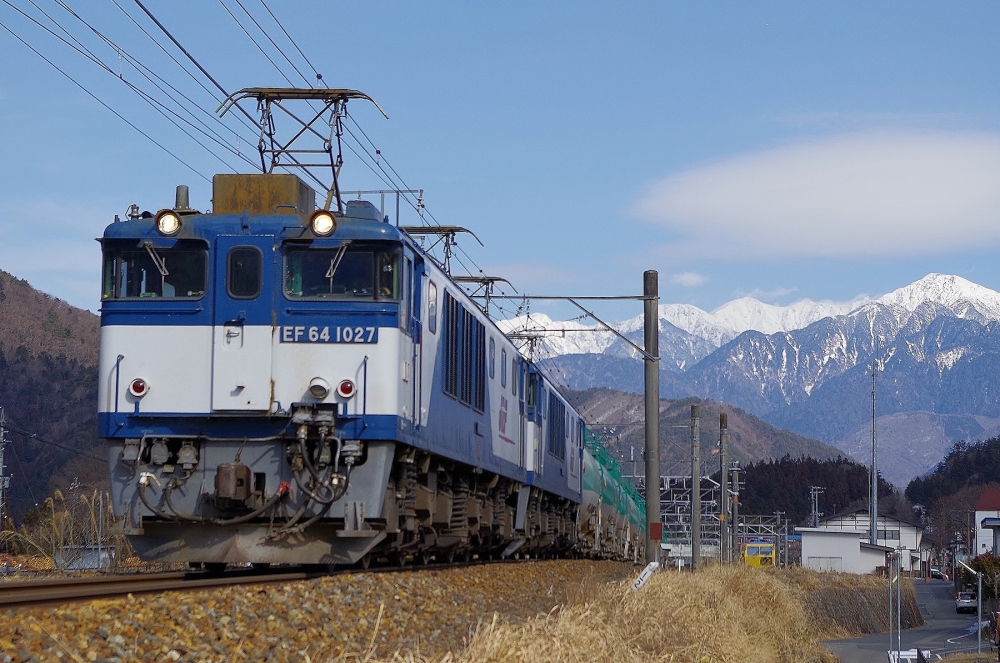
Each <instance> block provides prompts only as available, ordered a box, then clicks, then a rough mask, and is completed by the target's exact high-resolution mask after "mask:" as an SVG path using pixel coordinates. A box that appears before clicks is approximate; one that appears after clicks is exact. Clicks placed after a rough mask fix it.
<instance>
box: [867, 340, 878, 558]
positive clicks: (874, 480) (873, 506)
mask: <svg viewBox="0 0 1000 663" xmlns="http://www.w3.org/2000/svg"><path fill="white" fill-rule="evenodd" d="M878 369H879V361H878V359H875V360H874V361H872V469H871V486H870V488H869V490H870V491H871V496H870V497H869V500H868V506H869V511H870V513H869V514H868V515H869V518H868V520H869V522H870V525H871V527H870V528H869V530H870V531H869V534H868V538H869V541H868V542H869V543H870V544H871V545H873V546H877V545H878V454H877V449H878V447H877V446H876V445H875V376H876V375H877V374H878Z"/></svg>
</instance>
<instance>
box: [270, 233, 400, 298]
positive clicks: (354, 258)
mask: <svg viewBox="0 0 1000 663" xmlns="http://www.w3.org/2000/svg"><path fill="white" fill-rule="evenodd" d="M399 260H400V251H399V249H398V248H381V247H372V246H353V245H346V244H344V245H341V246H340V247H338V248H333V249H312V248H309V249H290V250H288V251H286V252H285V294H286V295H287V296H288V297H290V298H292V299H351V300H358V299H362V300H376V299H377V300H398V299H399V293H400V269H399Z"/></svg>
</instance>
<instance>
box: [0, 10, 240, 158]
mask: <svg viewBox="0 0 1000 663" xmlns="http://www.w3.org/2000/svg"><path fill="white" fill-rule="evenodd" d="M2 1H3V2H4V4H6V5H7V6H9V7H11V8H12V9H14V10H15V11H17V12H18V13H20V14H21V15H22V16H24V17H25V18H27V19H28V20H30V21H31V22H33V23H34V24H35V25H37V26H38V27H39V28H41V29H42V30H44V31H46V32H47V33H48V34H50V35H52V36H53V37H55V38H56V39H58V40H59V41H61V42H62V43H64V44H65V45H66V46H68V47H69V48H71V49H72V50H74V51H76V52H77V53H79V54H80V55H82V56H83V57H84V58H86V59H87V60H90V61H91V62H92V63H94V64H95V65H97V66H98V67H99V68H101V69H102V70H104V71H105V72H107V73H109V74H111V75H112V76H114V77H115V78H117V79H118V80H120V81H121V82H122V83H123V84H124V85H125V86H126V87H128V88H129V89H130V90H132V91H133V92H135V93H136V94H138V95H139V97H140V98H142V99H143V101H145V102H146V103H147V104H149V105H150V106H151V107H152V108H153V109H154V110H155V111H157V112H158V113H160V115H162V116H163V117H164V118H165V119H166V120H167V121H168V122H170V123H171V124H173V125H174V127H176V128H177V129H178V130H179V131H181V132H182V133H184V134H185V135H186V136H187V137H188V138H190V139H191V140H192V141H194V142H195V143H196V144H198V145H199V146H200V147H202V149H204V150H205V151H207V152H208V153H209V154H211V155H212V156H214V157H215V158H217V159H219V161H221V162H222V163H223V164H224V165H225V166H226V167H227V168H231V166H230V165H229V164H228V163H227V162H226V161H225V160H224V159H222V158H221V157H220V156H219V155H218V154H217V153H215V152H214V151H213V150H212V149H211V148H209V147H208V146H206V145H205V144H204V143H202V142H201V141H200V140H198V139H197V138H195V137H194V136H192V135H191V133H190V132H188V131H187V130H186V129H184V128H183V127H181V126H180V125H178V124H177V122H176V121H175V120H174V119H172V118H171V117H170V115H174V116H175V117H176V118H177V119H178V120H180V121H181V122H184V123H185V124H188V125H189V126H191V127H192V128H194V129H195V130H197V131H199V132H200V133H202V134H203V135H206V136H207V134H205V132H204V131H203V130H201V129H200V128H199V127H197V126H195V125H194V124H192V123H191V122H190V121H189V120H187V118H184V117H181V116H180V115H179V114H178V113H177V112H176V111H173V110H171V109H169V108H166V107H165V106H164V105H162V104H161V103H158V102H157V100H156V99H155V98H154V97H153V96H152V95H150V94H149V93H147V92H145V91H144V90H142V89H140V88H139V87H138V86H136V85H135V84H133V83H131V82H129V81H128V80H126V79H125V78H124V77H123V76H122V75H121V74H115V72H114V71H113V70H112V69H111V67H109V66H108V65H107V64H106V63H105V62H104V61H102V60H101V59H100V58H99V57H98V56H97V55H96V54H94V52H93V51H91V50H90V49H88V48H87V47H86V46H85V45H84V44H83V43H82V42H80V40H79V39H77V38H76V37H75V36H73V35H72V34H71V33H70V32H69V31H68V30H67V29H66V28H65V27H64V26H63V25H62V24H61V23H59V21H58V20H56V19H55V18H53V17H51V16H50V15H49V14H47V13H46V12H45V11H44V10H43V9H41V8H40V7H38V5H37V4H35V2H34V1H33V0H29V1H30V2H31V4H32V6H34V7H35V8H36V9H38V11H40V12H41V13H42V15H44V16H45V17H46V18H47V19H49V20H50V21H51V22H52V23H53V24H55V25H56V27H57V28H59V29H60V30H61V31H62V32H63V33H65V34H66V35H67V36H68V37H69V38H70V39H72V41H73V42H75V43H70V41H69V40H68V39H66V38H65V37H63V36H62V35H60V34H57V33H56V32H55V31H54V30H52V29H51V28H50V27H48V26H46V25H43V24H42V23H41V22H40V21H39V20H38V19H36V18H35V17H33V16H30V15H29V14H27V13H25V12H24V11H22V10H21V9H20V8H18V7H16V6H14V5H13V4H11V3H10V2H9V0H2ZM55 1H56V3H57V4H59V5H61V6H63V8H65V9H66V10H67V11H68V12H69V13H70V14H72V15H74V16H75V17H76V18H78V19H80V20H81V22H83V23H84V24H85V25H87V26H88V27H90V29H91V30H93V31H94V33H95V34H97V35H98V36H99V37H101V38H102V39H104V40H105V43H108V44H109V45H111V47H112V48H114V49H116V50H117V51H118V52H120V53H121V52H122V51H121V50H120V49H118V48H117V46H115V45H112V44H111V43H110V42H109V40H107V39H106V38H105V37H104V36H103V35H101V34H100V33H99V32H98V31H97V30H95V29H94V28H92V27H91V26H89V24H87V23H86V21H83V19H82V18H81V17H79V15H77V14H76V13H75V12H73V11H72V10H71V9H69V8H68V7H67V6H66V5H64V4H63V3H62V1H61V0H55ZM21 41H22V43H25V44H26V45H27V42H25V41H24V40H23V39H22V40H21ZM32 50H35V49H32ZM35 52H36V53H38V51H37V50H36V51H35ZM39 55H40V54H39ZM43 59H46V58H43ZM46 61H49V60H47V59H46ZM49 63H50V64H53V63H52V62H51V61H49ZM53 66H55V65H54V64H53ZM56 69H57V70H59V71H60V72H61V73H64V75H65V72H62V70H61V69H59V68H58V67H56ZM139 73H140V74H141V73H142V72H139ZM146 78H147V79H148V76H147V77H146ZM151 82H152V81H151ZM153 84H154V85H156V84H155V82H154V83H153ZM157 87H159V86H157ZM87 91H88V93H90V92H89V90H87ZM162 91H163V90H162V88H161V92H162ZM90 94H91V96H94V97H95V98H97V97H96V95H95V94H93V93H90ZM98 100H99V101H100V99H98ZM102 103H103V102H102ZM119 117H121V116H119ZM207 137H208V138H210V139H212V137H211V136H207ZM212 140H215V139H212ZM215 142H218V143H219V144H220V145H222V146H223V147H227V148H228V145H226V144H225V143H223V142H221V141H217V140H216V141H215ZM229 149H232V148H229ZM232 151H233V153H234V154H235V150H232ZM199 174H201V173H199ZM202 177H204V175H202Z"/></svg>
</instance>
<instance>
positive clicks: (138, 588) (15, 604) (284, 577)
mask: <svg viewBox="0 0 1000 663" xmlns="http://www.w3.org/2000/svg"><path fill="white" fill-rule="evenodd" d="M516 561H518V560H513V559H509V560H494V561H487V560H478V559H477V560H472V561H468V562H465V561H463V562H451V563H432V564H429V565H416V566H405V567H400V566H373V567H371V568H370V569H357V568H339V569H331V570H325V571H317V570H311V569H310V570H302V569H297V568H295V567H288V568H278V569H246V570H231V571H225V572H219V573H213V572H205V571H187V572H185V571H171V572H166V573H130V574H124V575H108V576H90V577H85V578H46V579H42V580H24V581H17V582H7V583H0V610H4V609H10V608H24V607H39V606H51V605H59V604H62V603H70V602H73V601H88V600H94V599H106V598H115V597H121V596H125V595H127V594H150V593H156V592H169V591H190V590H194V589H211V588H214V587H228V586H231V585H261V584H275V583H283V582H295V581H298V580H311V579H313V578H320V577H324V576H335V575H343V574H350V573H393V572H400V571H404V572H409V571H414V572H416V571H419V570H421V569H424V568H429V569H446V568H456V567H467V566H478V565H480V564H505V563H512V562H516Z"/></svg>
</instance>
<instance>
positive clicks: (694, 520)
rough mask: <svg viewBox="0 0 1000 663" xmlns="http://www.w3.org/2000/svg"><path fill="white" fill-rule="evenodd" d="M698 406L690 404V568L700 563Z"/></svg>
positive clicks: (699, 434) (694, 569)
mask: <svg viewBox="0 0 1000 663" xmlns="http://www.w3.org/2000/svg"><path fill="white" fill-rule="evenodd" d="M698 410H699V408H698V406H697V405H692V406H691V570H692V571H696V570H697V569H698V567H699V566H700V565H701V458H700V455H701V454H700V452H701V428H700V424H701V421H700V418H699V416H698Z"/></svg>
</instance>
